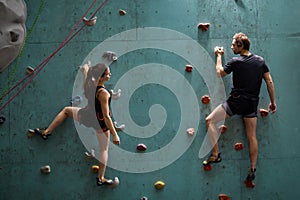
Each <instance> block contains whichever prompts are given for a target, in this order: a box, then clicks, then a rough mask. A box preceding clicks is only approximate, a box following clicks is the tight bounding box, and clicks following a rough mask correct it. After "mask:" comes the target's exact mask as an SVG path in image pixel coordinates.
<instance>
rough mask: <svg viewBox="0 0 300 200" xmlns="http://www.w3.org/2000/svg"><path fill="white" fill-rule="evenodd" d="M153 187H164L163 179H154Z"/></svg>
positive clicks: (159, 188)
mask: <svg viewBox="0 0 300 200" xmlns="http://www.w3.org/2000/svg"><path fill="white" fill-rule="evenodd" d="M154 187H155V188H156V189H158V190H161V189H163V188H164V187H165V183H164V182H163V181H156V183H155V184H154Z"/></svg>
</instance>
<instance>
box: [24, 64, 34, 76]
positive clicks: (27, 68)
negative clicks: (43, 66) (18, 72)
mask: <svg viewBox="0 0 300 200" xmlns="http://www.w3.org/2000/svg"><path fill="white" fill-rule="evenodd" d="M33 72H34V69H33V68H32V67H30V66H27V67H26V74H27V75H29V74H32V73H33Z"/></svg>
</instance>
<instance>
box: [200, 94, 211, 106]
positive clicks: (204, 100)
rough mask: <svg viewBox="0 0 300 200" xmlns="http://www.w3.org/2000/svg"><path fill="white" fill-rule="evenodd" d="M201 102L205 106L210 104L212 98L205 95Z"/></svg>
mask: <svg viewBox="0 0 300 200" xmlns="http://www.w3.org/2000/svg"><path fill="white" fill-rule="evenodd" d="M201 101H202V103H203V104H209V102H210V97H209V96H208V95H204V96H202V97H201Z"/></svg>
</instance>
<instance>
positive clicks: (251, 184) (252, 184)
mask: <svg viewBox="0 0 300 200" xmlns="http://www.w3.org/2000/svg"><path fill="white" fill-rule="evenodd" d="M244 183H245V185H246V187H247V188H254V187H255V184H254V182H253V181H249V180H245V181H244Z"/></svg>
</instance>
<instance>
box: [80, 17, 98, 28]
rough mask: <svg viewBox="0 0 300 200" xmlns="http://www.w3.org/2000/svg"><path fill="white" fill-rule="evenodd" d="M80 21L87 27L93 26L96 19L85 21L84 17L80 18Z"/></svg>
mask: <svg viewBox="0 0 300 200" xmlns="http://www.w3.org/2000/svg"><path fill="white" fill-rule="evenodd" d="M82 21H83V23H84V24H85V25H87V26H94V25H95V24H96V22H97V17H96V16H95V17H93V18H90V19H87V18H86V17H84V18H82Z"/></svg>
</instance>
